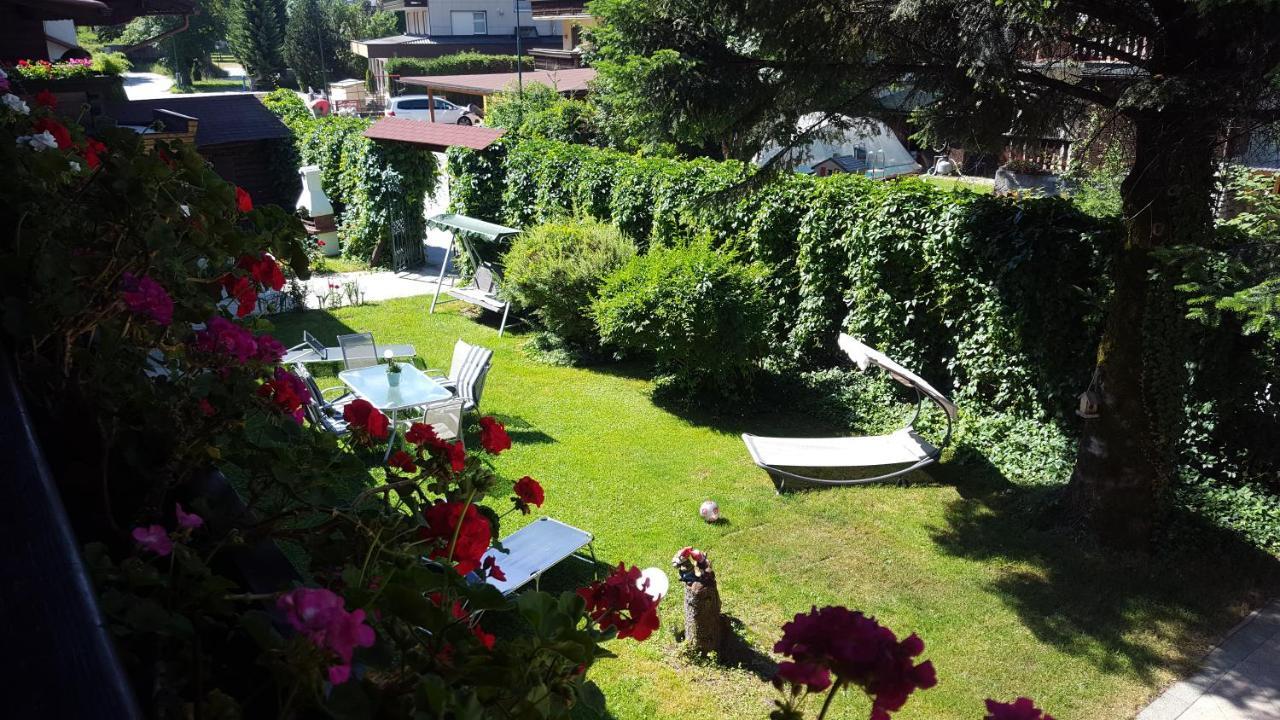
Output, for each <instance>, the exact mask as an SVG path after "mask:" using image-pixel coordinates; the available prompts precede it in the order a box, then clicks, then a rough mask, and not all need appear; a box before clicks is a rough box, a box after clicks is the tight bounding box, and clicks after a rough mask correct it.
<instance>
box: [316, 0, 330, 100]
mask: <svg viewBox="0 0 1280 720" xmlns="http://www.w3.org/2000/svg"><path fill="white" fill-rule="evenodd" d="M317 7H318V6H317ZM323 14H324V11H323V9H322V10H321V16H322V18H323ZM316 45H317V46H319V48H320V55H319V59H320V96H321V97H323V98H324V99H325V100H328V99H329V76H328V75H326V74H325V71H324V22H323V19H322V21H321V22H319V23H316ZM330 111H332V108H330Z"/></svg>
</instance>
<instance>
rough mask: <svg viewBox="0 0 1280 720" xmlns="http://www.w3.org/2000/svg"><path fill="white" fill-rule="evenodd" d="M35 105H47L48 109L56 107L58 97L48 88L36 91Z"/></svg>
mask: <svg viewBox="0 0 1280 720" xmlns="http://www.w3.org/2000/svg"><path fill="white" fill-rule="evenodd" d="M36 105H39V106H40V107H47V108H49V109H50V110H52V109H53V108H56V107H58V97H57V96H56V95H54V94H53V93H51V92H49V91H48V90H41V91H40V92H38V93H36Z"/></svg>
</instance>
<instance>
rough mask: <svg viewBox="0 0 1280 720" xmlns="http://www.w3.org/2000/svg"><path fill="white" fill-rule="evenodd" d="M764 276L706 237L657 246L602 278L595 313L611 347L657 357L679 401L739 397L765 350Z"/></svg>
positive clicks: (666, 387) (665, 383)
mask: <svg viewBox="0 0 1280 720" xmlns="http://www.w3.org/2000/svg"><path fill="white" fill-rule="evenodd" d="M763 273H764V269H763V268H762V267H761V266H759V265H746V264H742V263H739V262H737V261H735V260H734V258H733V257H732V256H731V255H730V254H727V253H723V252H718V251H717V250H716V249H715V248H713V247H712V246H711V243H710V242H708V241H707V240H705V239H701V240H696V241H693V242H690V243H688V244H685V245H679V246H675V247H665V246H658V247H653V248H651V249H650V250H649V252H648V253H646V254H644V255H641V256H637V257H635V258H634V259H632V260H631V261H630V262H629V263H627V264H626V265H624V266H623V267H622V268H620V269H619V270H617V271H616V272H614V273H613V274H611V275H609V276H608V278H606V279H605V282H604V285H603V286H602V287H601V288H600V298H599V300H597V301H596V303H595V305H594V306H593V309H592V314H593V315H594V317H595V320H596V323H597V324H598V325H599V327H600V338H601V340H602V341H604V342H605V343H606V344H607V345H611V346H613V347H617V348H620V349H621V350H622V351H623V352H627V353H631V354H636V355H641V356H648V357H652V358H653V360H654V362H655V364H656V366H657V369H658V371H659V373H661V374H663V376H664V377H662V378H661V379H660V380H659V383H658V384H659V387H660V389H661V390H662V391H664V392H667V393H670V394H671V395H672V396H673V398H674V399H677V400H679V401H682V402H691V401H694V400H695V399H696V398H711V399H725V398H730V397H735V396H737V395H739V394H741V393H743V392H745V391H747V390H749V389H750V387H751V384H752V381H753V379H754V378H755V374H756V371H757V370H758V368H759V361H760V358H761V357H762V356H763V354H764V351H765V348H766V346H767V342H766V339H765V336H764V327H765V322H766V319H767V309H766V304H765V300H764V294H763V293H762V292H761V290H760V284H759V280H760V277H761V276H762V275H763Z"/></svg>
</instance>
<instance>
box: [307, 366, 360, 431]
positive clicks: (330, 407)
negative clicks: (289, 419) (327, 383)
mask: <svg viewBox="0 0 1280 720" xmlns="http://www.w3.org/2000/svg"><path fill="white" fill-rule="evenodd" d="M293 373H294V374H295V375H297V376H298V377H299V378H301V379H302V381H303V382H305V383H306V384H307V390H309V391H310V392H311V402H310V403H308V404H307V406H306V408H304V411H305V412H306V414H307V419H308V420H310V421H311V424H313V425H315V426H316V427H319V428H324V429H325V430H327V431H328V432H331V433H333V434H334V435H346V434H347V421H346V420H345V419H343V417H342V410H343V408H344V407H345V406H346V404H347V403H349V402H351V401H352V400H355V395H352V394H351V393H349V392H347V390H346V388H344V387H341V386H339V387H331V388H326V389H325V390H321V389H320V386H319V385H317V384H316V379H315V378H314V377H313V376H312V375H311V373H310V371H308V370H307V366H306V365H303V364H302V363H298V364H296V365H294V366H293ZM326 392H328V393H331V394H332V393H340V394H339V395H337V396H336V397H334V398H333V399H332V400H326V399H325V397H324V394H325V393H326Z"/></svg>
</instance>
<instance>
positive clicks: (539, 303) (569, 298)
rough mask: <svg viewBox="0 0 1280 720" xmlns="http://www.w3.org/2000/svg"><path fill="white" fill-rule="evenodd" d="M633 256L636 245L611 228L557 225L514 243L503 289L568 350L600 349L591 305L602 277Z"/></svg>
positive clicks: (568, 222)
mask: <svg viewBox="0 0 1280 720" xmlns="http://www.w3.org/2000/svg"><path fill="white" fill-rule="evenodd" d="M635 254H636V248H635V244H634V243H632V242H631V241H630V240H628V239H626V238H625V237H623V236H622V233H620V232H618V229H617V228H615V227H613V226H612V225H605V224H603V223H599V222H593V221H579V220H562V221H559V222H552V223H547V224H544V225H539V226H537V227H535V228H533V229H532V230H528V231H525V232H524V233H523V234H522V235H520V236H519V237H517V238H516V240H515V243H514V244H513V245H512V246H511V250H510V251H509V252H507V254H506V256H505V265H506V268H505V278H506V284H505V285H504V289H506V290H507V291H509V292H510V293H511V296H512V299H513V300H515V301H516V302H517V303H518V304H519V305H521V306H522V307H524V308H525V309H527V310H530V311H532V313H533V314H534V315H535V316H537V318H538V320H539V321H541V323H542V326H543V327H544V328H546V329H547V331H548V332H549V333H551V334H552V335H555V336H557V337H558V338H560V339H561V340H563V341H564V342H565V344H567V345H568V346H569V347H571V348H574V349H577V350H581V351H586V352H591V351H593V350H595V349H597V348H598V346H599V336H598V335H597V333H596V326H595V321H594V320H592V318H591V304H592V303H593V302H595V300H596V299H597V297H598V291H599V288H600V285H601V283H603V282H604V279H605V277H606V276H608V275H609V274H610V273H612V272H613V271H615V270H617V269H618V268H619V267H621V266H622V265H624V264H625V263H626V262H627V261H628V260H630V259H631V258H632V257H634V256H635Z"/></svg>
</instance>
